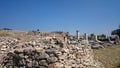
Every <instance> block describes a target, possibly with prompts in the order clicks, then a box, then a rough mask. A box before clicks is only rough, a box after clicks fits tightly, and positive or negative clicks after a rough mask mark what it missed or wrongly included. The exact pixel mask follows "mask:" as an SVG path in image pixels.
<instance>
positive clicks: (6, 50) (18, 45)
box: [0, 30, 104, 68]
mask: <svg viewBox="0 0 120 68" xmlns="http://www.w3.org/2000/svg"><path fill="white" fill-rule="evenodd" d="M1 31H2V30H1ZM2 33H4V35H3V36H2V34H1V36H2V37H0V60H1V61H0V68H104V65H103V64H102V63H101V62H99V61H98V60H95V59H94V54H93V50H92V49H91V43H89V41H88V36H87V34H85V35H84V36H83V38H81V39H80V33H79V31H76V36H75V37H73V36H71V35H70V34H69V33H68V32H60V31H58V32H57V31H56V32H41V31H21V30H3V31H2ZM5 33H7V34H6V36H5ZM95 41H97V40H95Z"/></svg>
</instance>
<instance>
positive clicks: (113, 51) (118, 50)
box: [94, 45, 120, 68]
mask: <svg viewBox="0 0 120 68" xmlns="http://www.w3.org/2000/svg"><path fill="white" fill-rule="evenodd" d="M94 54H95V59H97V60H99V61H100V62H102V63H103V64H104V66H105V67H106V68H120V45H114V46H107V47H106V48H105V49H98V50H94Z"/></svg>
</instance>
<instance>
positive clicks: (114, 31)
mask: <svg viewBox="0 0 120 68" xmlns="http://www.w3.org/2000/svg"><path fill="white" fill-rule="evenodd" d="M111 35H118V36H119V37H120V25H119V28H118V29H116V30H113V31H112V32H111Z"/></svg>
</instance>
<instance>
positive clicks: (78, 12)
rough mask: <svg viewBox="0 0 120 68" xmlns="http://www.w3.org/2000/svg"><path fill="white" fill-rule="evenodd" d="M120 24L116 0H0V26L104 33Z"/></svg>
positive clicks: (20, 28)
mask: <svg viewBox="0 0 120 68" xmlns="http://www.w3.org/2000/svg"><path fill="white" fill-rule="evenodd" d="M119 24H120V0H0V28H11V29H15V30H37V29H40V30H41V31H67V32H69V33H71V34H75V32H76V30H79V31H80V33H81V34H84V33H87V34H91V33H94V34H107V35H110V32H111V31H112V30H114V29H117V28H118V25H119Z"/></svg>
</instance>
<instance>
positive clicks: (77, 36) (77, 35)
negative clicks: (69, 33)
mask: <svg viewBox="0 0 120 68" xmlns="http://www.w3.org/2000/svg"><path fill="white" fill-rule="evenodd" d="M76 38H77V39H78V40H79V39H80V32H79V31H78V30H77V31H76Z"/></svg>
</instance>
